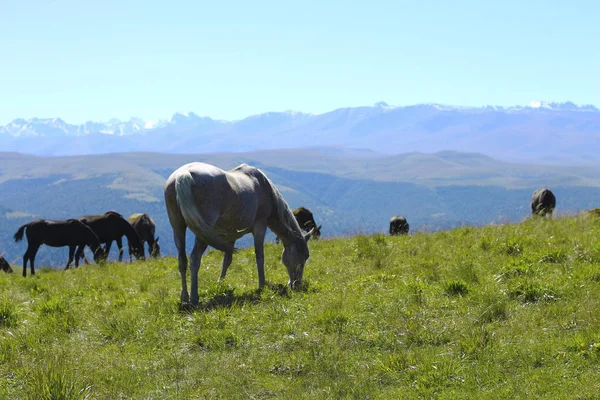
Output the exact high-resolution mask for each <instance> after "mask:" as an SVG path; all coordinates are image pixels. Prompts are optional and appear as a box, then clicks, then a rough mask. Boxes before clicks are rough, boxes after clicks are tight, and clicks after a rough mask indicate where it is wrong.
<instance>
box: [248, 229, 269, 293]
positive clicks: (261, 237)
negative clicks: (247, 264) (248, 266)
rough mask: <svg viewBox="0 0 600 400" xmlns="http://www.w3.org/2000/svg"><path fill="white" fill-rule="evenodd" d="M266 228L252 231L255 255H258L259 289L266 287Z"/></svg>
mask: <svg viewBox="0 0 600 400" xmlns="http://www.w3.org/2000/svg"><path fill="white" fill-rule="evenodd" d="M266 232H267V227H266V226H260V225H259V226H255V227H254V229H253V231H252V236H254V254H256V271H257V272H258V287H259V288H261V287H263V286H264V285H265V283H266V282H265V248H264V245H265V233H266Z"/></svg>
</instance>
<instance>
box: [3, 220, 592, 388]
mask: <svg viewBox="0 0 600 400" xmlns="http://www.w3.org/2000/svg"><path fill="white" fill-rule="evenodd" d="M599 224H600V221H599V220H598V219H597V218H595V217H591V216H589V215H579V216H577V217H568V218H555V219H553V220H549V219H545V220H544V219H529V220H527V221H524V222H523V223H520V224H507V225H497V226H486V227H483V228H470V227H462V228H459V229H455V230H451V231H444V232H437V233H417V234H414V235H411V236H405V237H394V238H391V237H389V236H383V235H374V236H356V237H352V238H338V239H331V240H321V241H318V242H310V243H309V244H310V251H311V258H310V260H309V263H308V264H307V266H306V269H305V276H304V277H305V283H306V286H305V288H304V290H302V291H297V292H296V291H291V290H288V289H287V288H286V287H285V286H284V284H285V282H287V274H286V272H285V268H284V267H283V266H282V264H281V263H280V261H279V258H280V253H281V247H280V246H276V245H274V244H268V245H267V246H266V255H265V259H266V262H265V265H266V268H265V271H266V277H267V282H268V285H267V287H265V288H264V289H263V290H258V291H257V290H256V283H257V279H256V272H255V267H254V255H253V252H252V251H251V250H241V251H240V252H239V253H238V254H236V255H235V256H234V261H233V264H232V266H231V268H230V270H229V273H228V276H227V279H226V280H225V282H222V283H220V284H217V283H216V282H215V281H216V278H217V276H218V273H219V271H220V263H221V256H220V254H219V253H218V252H215V251H209V252H208V254H207V256H205V257H204V259H203V267H202V268H201V269H200V278H199V291H200V302H201V305H200V307H199V309H197V310H194V311H179V307H178V303H179V302H178V299H179V290H180V278H179V273H178V271H177V265H176V260H175V259H174V258H163V259H161V260H158V261H148V262H134V263H133V264H118V263H109V264H103V265H99V266H98V265H89V266H83V267H80V268H79V269H77V270H71V271H66V272H63V271H54V270H50V269H45V270H40V271H38V274H37V275H36V277H35V278H29V277H28V278H26V279H24V278H22V277H21V276H20V274H19V272H20V271H19V270H20V269H17V273H15V274H11V275H8V274H0V293H1V295H0V398H32V399H33V398H35V399H41V398H62V399H82V398H240V397H249V398H268V397H269V398H290V399H297V398H298V399H299V398H367V397H369V398H440V399H442V398H444V399H447V398H478V399H498V398H503V399H505V398H552V399H572V398H574V397H578V398H595V397H596V396H597V393H598V391H599V390H600V386H599V384H598V379H597V376H598V372H599V371H598V365H599V363H598V362H599V360H600V359H599V357H600V351H599V348H600V345H599V343H600V338H599V336H598V332H600V317H599V315H598V313H597V312H596V310H597V309H598V308H599V307H600V225H599Z"/></svg>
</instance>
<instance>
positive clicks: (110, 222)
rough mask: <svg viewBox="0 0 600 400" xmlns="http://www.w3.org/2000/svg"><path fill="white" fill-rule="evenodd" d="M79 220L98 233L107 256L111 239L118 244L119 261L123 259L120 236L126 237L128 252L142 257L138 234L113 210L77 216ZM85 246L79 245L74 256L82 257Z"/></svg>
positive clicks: (136, 256) (141, 245) (142, 251)
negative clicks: (104, 245)
mask: <svg viewBox="0 0 600 400" xmlns="http://www.w3.org/2000/svg"><path fill="white" fill-rule="evenodd" d="M78 219H79V221H81V222H83V223H84V224H86V225H87V226H89V227H90V228H92V230H93V231H94V232H95V233H96V235H98V238H99V239H100V242H101V243H105V244H106V247H105V248H104V252H105V253H106V256H107V257H108V254H109V253H110V246H111V245H112V242H113V240H114V241H116V242H117V246H119V262H121V261H122V260H123V241H122V237H123V236H125V237H127V244H128V246H129V254H132V253H133V255H135V258H136V259H138V260H139V259H144V245H143V244H142V242H141V241H140V238H139V236H138V234H137V233H136V232H135V229H133V227H132V226H131V224H130V223H129V222H127V220H126V219H125V218H123V216H122V215H121V214H119V213H118V212H114V211H108V212H105V213H104V214H99V215H88V216H85V217H80V218H78ZM84 248H85V246H80V247H79V249H77V254H76V255H75V257H76V258H77V259H78V260H79V259H80V258H84V259H85V256H84V253H83V250H84Z"/></svg>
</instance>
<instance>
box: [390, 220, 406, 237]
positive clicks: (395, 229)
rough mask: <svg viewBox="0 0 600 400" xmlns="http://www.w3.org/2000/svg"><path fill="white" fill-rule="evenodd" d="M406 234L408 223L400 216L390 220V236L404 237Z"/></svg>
mask: <svg viewBox="0 0 600 400" xmlns="http://www.w3.org/2000/svg"><path fill="white" fill-rule="evenodd" d="M407 233H408V222H407V221H406V218H404V217H403V216H401V215H396V216H395V217H392V219H390V235H406V234H407Z"/></svg>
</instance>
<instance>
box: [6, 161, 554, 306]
mask: <svg viewBox="0 0 600 400" xmlns="http://www.w3.org/2000/svg"><path fill="white" fill-rule="evenodd" d="M164 195H165V204H166V208H167V215H168V217H169V222H170V224H171V227H172V229H173V237H174V240H175V246H176V248H177V252H178V266H179V271H180V275H181V302H182V303H191V304H192V305H197V304H198V270H199V268H200V263H201V259H202V255H203V253H204V251H205V250H206V248H207V247H208V246H212V247H214V248H216V249H218V250H220V251H222V252H223V262H222V267H221V274H220V276H219V279H223V278H225V275H226V273H227V269H228V267H229V265H230V264H231V262H232V258H233V253H234V252H235V251H236V248H235V242H236V240H237V239H239V238H241V237H242V236H244V235H246V234H248V233H251V234H252V236H253V239H254V251H255V256H256V268H257V272H258V286H259V287H261V286H263V285H264V284H265V275H264V248H263V247H264V238H265V233H266V229H267V228H269V229H271V231H273V232H274V233H275V234H276V235H277V242H279V241H281V242H282V243H283V247H284V249H283V253H282V256H281V261H282V263H283V264H284V265H285V267H286V269H287V272H288V276H289V282H288V284H289V285H290V286H291V287H292V288H295V287H298V286H300V285H301V284H302V276H303V271H304V265H305V263H306V261H307V260H308V258H309V249H308V245H307V241H308V240H309V239H310V238H311V237H313V238H315V239H316V238H319V236H320V235H321V226H320V225H319V226H317V224H316V222H315V219H314V216H313V214H312V212H311V211H310V210H309V209H307V208H304V207H300V208H297V209H295V210H293V211H292V210H291V209H290V207H289V206H288V204H287V203H286V201H285V200H284V199H283V196H282V195H281V193H280V192H279V190H278V189H277V188H276V187H275V185H274V184H273V183H272V182H271V181H270V180H269V179H268V178H267V176H266V175H265V174H264V173H263V172H262V171H261V170H259V169H257V168H254V167H252V166H249V165H246V164H242V165H240V166H238V167H236V168H234V169H232V170H230V171H224V170H222V169H220V168H217V167H215V166H213V165H210V164H205V163H201V162H195V163H190V164H186V165H183V166H182V167H180V168H179V169H177V170H176V171H175V172H173V173H172V174H171V176H170V177H169V178H168V179H167V182H166V184H165V189H164ZM555 206H556V198H555V197H554V194H553V193H552V192H551V191H550V190H548V189H539V190H536V191H535V192H534V193H533V196H532V199H531V212H532V214H534V215H541V216H545V215H546V214H550V215H551V214H552V211H553V209H554V208H555ZM187 229H189V230H190V231H191V232H192V233H193V234H194V235H195V240H194V245H193V249H192V252H191V255H190V262H189V270H190V279H191V296H190V293H189V292H188V290H187V281H186V276H187V270H188V259H187V255H186V243H185V241H186V236H185V232H186V230H187ZM408 231H409V224H408V222H407V220H406V218H405V217H403V216H394V217H393V218H392V219H391V220H390V226H389V233H390V235H401V234H408ZM154 234H155V224H154V221H153V220H152V218H150V216H148V215H147V214H133V215H131V216H130V217H129V218H128V219H125V218H123V216H122V215H121V214H119V213H116V212H114V211H109V212H106V213H104V214H100V215H90V216H84V217H80V218H77V219H68V220H65V221H50V220H36V221H32V222H30V223H28V224H25V225H23V226H21V227H20V228H19V230H18V231H17V232H16V233H15V235H14V240H15V241H16V242H19V241H20V240H22V238H23V236H24V235H25V236H26V237H27V241H28V246H27V250H26V251H25V254H24V255H23V276H26V273H27V262H28V261H29V263H30V267H31V274H32V275H34V273H35V272H34V260H35V256H36V253H37V251H38V249H39V247H40V246H41V245H42V244H46V245H48V246H52V247H63V246H68V247H69V260H68V262H67V266H66V267H65V269H67V268H69V267H70V265H71V263H72V261H73V259H75V266H76V267H77V266H78V265H79V260H80V259H82V258H83V259H84V261H85V262H87V260H86V259H85V255H84V249H85V247H86V246H88V247H89V248H90V249H91V250H92V253H93V255H94V261H96V262H101V261H102V260H105V259H106V257H107V256H108V253H109V251H110V247H111V244H112V242H113V241H116V242H117V246H118V248H119V261H122V258H123V246H122V242H121V240H122V237H123V236H125V237H127V243H128V246H129V257H130V260H131V259H132V257H133V256H135V257H136V258H137V259H144V257H145V255H144V243H147V244H148V252H149V254H150V256H151V257H159V256H160V246H159V244H158V238H155V237H154ZM102 244H104V248H102ZM0 269H2V270H4V271H5V272H12V269H11V268H10V265H8V263H7V262H6V260H4V259H3V258H2V257H1V256H0Z"/></svg>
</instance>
